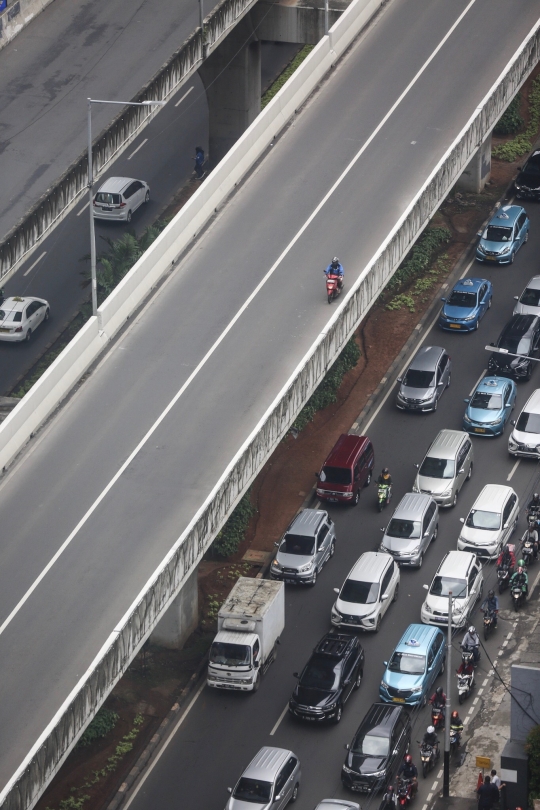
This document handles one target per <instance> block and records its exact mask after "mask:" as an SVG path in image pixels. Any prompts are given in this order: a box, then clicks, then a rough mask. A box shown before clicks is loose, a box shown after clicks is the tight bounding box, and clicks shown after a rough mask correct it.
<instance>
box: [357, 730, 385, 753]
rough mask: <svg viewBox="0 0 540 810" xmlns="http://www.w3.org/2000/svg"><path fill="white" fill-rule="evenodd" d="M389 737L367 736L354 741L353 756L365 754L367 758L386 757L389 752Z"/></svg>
mask: <svg viewBox="0 0 540 810" xmlns="http://www.w3.org/2000/svg"><path fill="white" fill-rule="evenodd" d="M389 742H390V741H389V739H388V737H375V736H372V735H371V734H366V736H365V737H360V738H358V739H357V740H355V741H354V743H353V744H352V746H351V751H352V753H353V754H363V755H364V756H365V757H386V756H388V750H389Z"/></svg>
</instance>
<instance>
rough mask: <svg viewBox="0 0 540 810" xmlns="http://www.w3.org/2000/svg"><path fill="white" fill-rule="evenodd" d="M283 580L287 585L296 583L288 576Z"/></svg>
mask: <svg viewBox="0 0 540 810" xmlns="http://www.w3.org/2000/svg"><path fill="white" fill-rule="evenodd" d="M285 582H286V584H287V585H295V584H296V580H295V579H291V578H290V577H289V579H286V580H285Z"/></svg>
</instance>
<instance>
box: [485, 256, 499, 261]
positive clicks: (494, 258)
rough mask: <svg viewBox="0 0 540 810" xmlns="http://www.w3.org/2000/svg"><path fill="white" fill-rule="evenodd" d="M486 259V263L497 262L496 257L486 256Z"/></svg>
mask: <svg viewBox="0 0 540 810" xmlns="http://www.w3.org/2000/svg"><path fill="white" fill-rule="evenodd" d="M486 259H487V260H488V262H496V261H497V257H496V256H486Z"/></svg>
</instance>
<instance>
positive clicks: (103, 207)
mask: <svg viewBox="0 0 540 810" xmlns="http://www.w3.org/2000/svg"><path fill="white" fill-rule="evenodd" d="M101 210H102V211H112V208H105V206H104V205H102V206H101Z"/></svg>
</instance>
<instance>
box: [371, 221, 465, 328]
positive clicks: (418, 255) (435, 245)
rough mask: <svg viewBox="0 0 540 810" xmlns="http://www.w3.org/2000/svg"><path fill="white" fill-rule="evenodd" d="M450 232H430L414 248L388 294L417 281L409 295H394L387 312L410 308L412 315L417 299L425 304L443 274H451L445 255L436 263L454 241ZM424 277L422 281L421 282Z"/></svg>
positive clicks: (394, 277)
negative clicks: (445, 246) (426, 294)
mask: <svg viewBox="0 0 540 810" xmlns="http://www.w3.org/2000/svg"><path fill="white" fill-rule="evenodd" d="M450 238H451V233H450V231H449V230H448V228H443V227H439V228H429V230H427V231H425V232H424V234H423V235H422V236H421V237H420V239H419V240H418V242H417V243H416V244H415V246H414V247H413V249H412V251H411V252H410V254H409V257H408V258H407V259H405V261H404V262H402V263H401V265H400V266H399V267H398V269H397V271H396V272H395V273H394V275H393V277H392V279H391V280H390V282H389V283H388V284H387V286H386V289H385V292H384V293H383V295H384V294H385V293H387V292H392V291H393V290H395V289H397V288H398V287H401V286H402V285H404V284H408V283H411V282H412V281H413V280H414V279H415V278H416V281H415V283H414V284H413V285H412V287H411V288H410V289H409V290H408V292H406V293H398V294H397V295H394V296H393V297H392V298H391V299H390V301H389V302H388V303H387V304H386V309H389V310H398V309H402V308H403V307H406V308H407V309H408V310H409V312H414V311H415V306H416V302H415V299H419V300H422V298H423V297H424V293H426V292H427V291H428V290H429V289H431V287H433V285H434V284H436V283H437V281H438V278H439V276H440V275H441V274H442V273H446V272H448V255H447V254H446V253H443V254H442V255H440V256H439V257H438V259H437V261H435V262H434V259H435V257H436V256H437V253H438V252H439V251H440V249H441V247H442V246H443V245H445V244H447V243H448V242H449V241H450ZM418 276H420V278H418Z"/></svg>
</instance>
